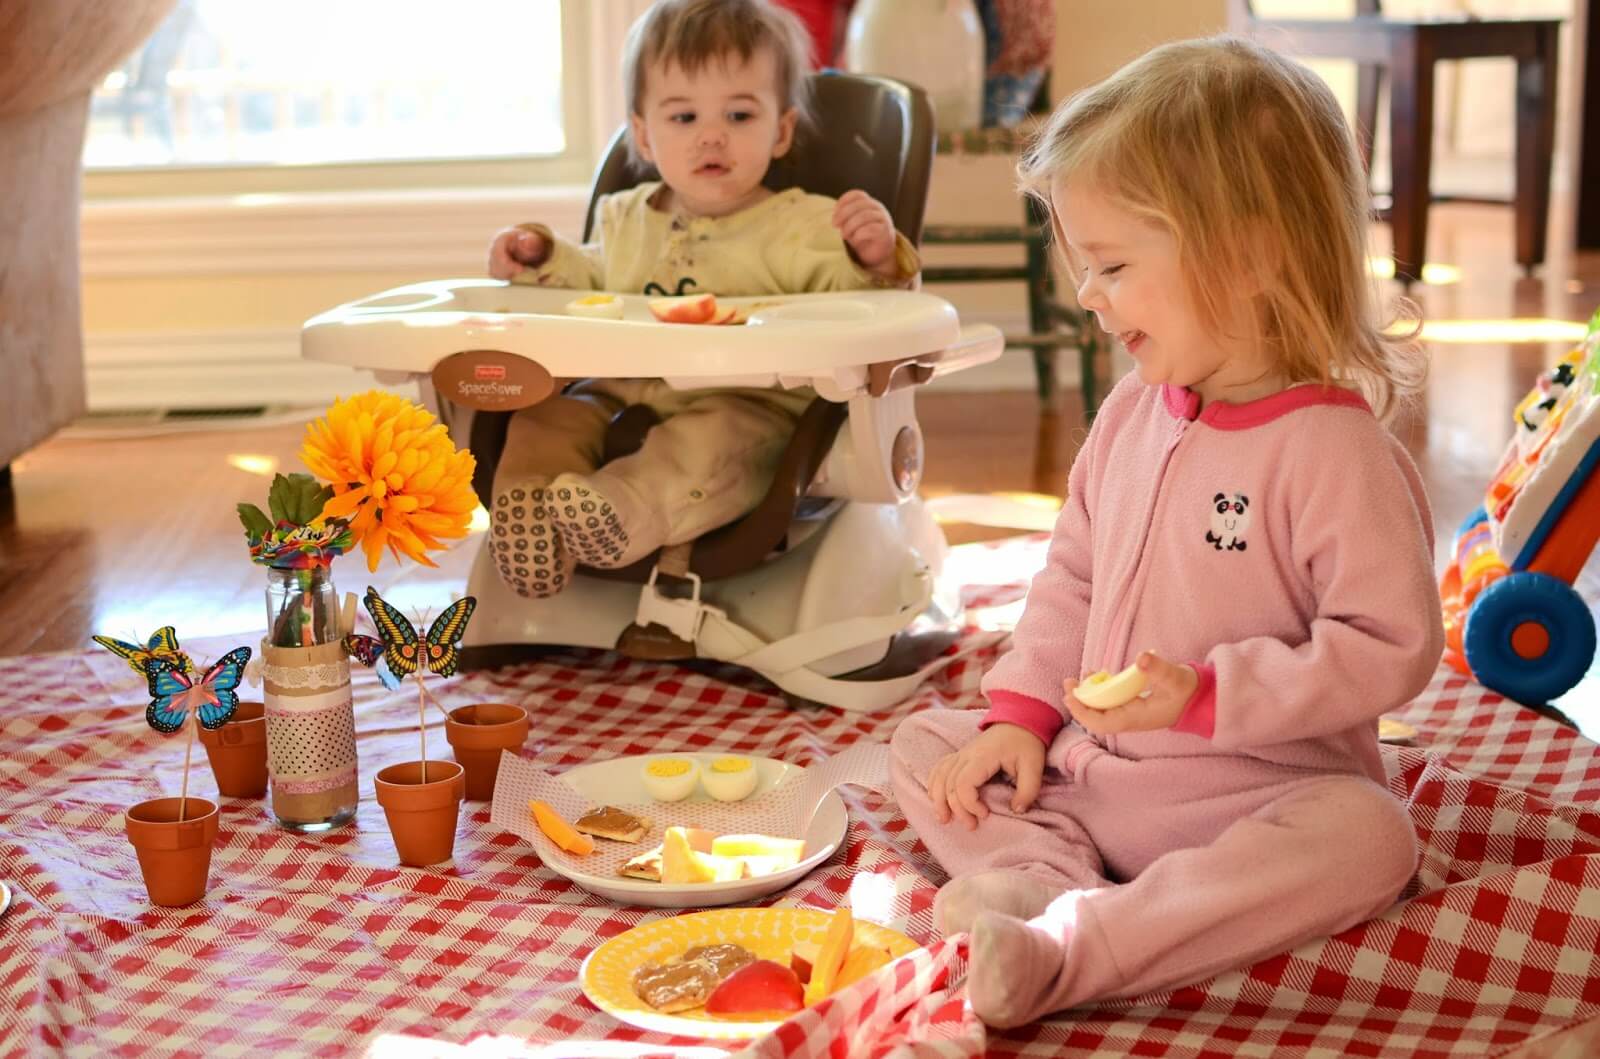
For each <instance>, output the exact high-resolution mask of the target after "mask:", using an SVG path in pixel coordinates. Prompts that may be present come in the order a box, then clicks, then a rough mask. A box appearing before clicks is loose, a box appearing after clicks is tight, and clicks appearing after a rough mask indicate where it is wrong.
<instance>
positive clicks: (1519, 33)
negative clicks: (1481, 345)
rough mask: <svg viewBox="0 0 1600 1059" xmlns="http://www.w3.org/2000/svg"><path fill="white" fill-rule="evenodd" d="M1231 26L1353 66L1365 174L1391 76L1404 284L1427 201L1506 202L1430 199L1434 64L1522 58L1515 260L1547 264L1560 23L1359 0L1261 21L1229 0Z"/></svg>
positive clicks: (1422, 237)
mask: <svg viewBox="0 0 1600 1059" xmlns="http://www.w3.org/2000/svg"><path fill="white" fill-rule="evenodd" d="M1229 26H1230V28H1232V29H1233V30H1234V31H1235V32H1237V33H1241V34H1244V35H1246V36H1251V37H1254V38H1256V39H1257V40H1259V41H1260V42H1261V43H1263V44H1265V45H1267V46H1268V47H1272V48H1276V49H1277V50H1279V51H1281V52H1283V53H1285V54H1287V55H1297V56H1304V57H1308V58H1320V59H1354V60H1355V62H1356V64H1357V71H1358V73H1357V92H1356V111H1357V119H1358V120H1357V129H1356V136H1357V143H1358V144H1359V146H1360V148H1361V161H1362V164H1363V165H1364V166H1365V167H1366V168H1367V170H1368V172H1369V173H1370V171H1371V167H1372V139H1373V134H1374V130H1375V128H1376V125H1377V114H1378V90H1379V87H1380V85H1381V83H1382V79H1383V78H1385V77H1387V78H1388V79H1389V125H1390V135H1391V139H1392V141H1393V150H1392V153H1393V161H1392V186H1393V192H1392V201H1391V205H1390V208H1389V209H1388V210H1387V211H1386V212H1387V218H1386V219H1387V220H1388V221H1389V224H1390V228H1391V230H1392V232H1393V235H1394V273H1395V276H1396V277H1397V278H1399V279H1400V280H1401V281H1402V282H1404V283H1406V284H1408V285H1409V284H1410V283H1411V282H1412V281H1414V280H1415V279H1417V278H1418V276H1420V275H1421V271H1422V262H1423V257H1424V253H1425V251H1426V249H1427V242H1428V205H1429V204H1430V203H1431V202H1445V201H1455V202H1484V201H1488V202H1501V203H1503V202H1504V201H1505V200H1504V199H1482V198H1476V197H1471V196H1446V195H1435V194H1433V193H1432V189H1431V186H1430V177H1431V173H1432V164H1433V157H1432V147H1433V68H1434V65H1435V64H1436V63H1438V62H1440V61H1442V60H1449V59H1480V58H1496V57H1501V58H1511V59H1514V60H1516V64H1517V88H1516V111H1517V134H1516V137H1517V138H1516V185H1515V188H1516V190H1515V194H1514V196H1513V198H1512V199H1511V204H1512V205H1513V206H1514V207H1515V209H1516V243H1517V262H1518V263H1519V264H1521V265H1522V267H1523V269H1524V270H1525V271H1526V272H1527V273H1528V274H1530V275H1531V274H1532V272H1533V268H1534V266H1535V265H1538V264H1540V263H1542V262H1543V261H1544V253H1545V228H1546V222H1547V220H1548V218H1549V214H1550V158H1551V152H1552V150H1553V147H1554V141H1555V109H1556V50H1557V42H1558V35H1559V32H1560V29H1561V20H1560V19H1517V18H1509V19H1500V18H1495V19H1487V18H1477V17H1474V16H1441V17H1433V18H1417V19H1407V18H1389V17H1387V16H1385V15H1384V14H1383V12H1382V11H1381V10H1380V7H1379V0H1356V14H1355V15H1354V16H1352V17H1350V18H1343V19H1311V18H1276V17H1274V18H1261V17H1258V16H1257V15H1256V14H1255V12H1254V10H1253V8H1252V5H1251V2H1250V0H1230V2H1229Z"/></svg>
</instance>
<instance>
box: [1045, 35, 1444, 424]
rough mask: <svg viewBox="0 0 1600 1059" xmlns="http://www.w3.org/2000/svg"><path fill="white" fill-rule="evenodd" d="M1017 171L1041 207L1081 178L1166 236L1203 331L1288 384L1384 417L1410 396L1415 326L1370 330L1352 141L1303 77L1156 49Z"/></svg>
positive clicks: (1213, 55) (1193, 50) (1417, 383)
mask: <svg viewBox="0 0 1600 1059" xmlns="http://www.w3.org/2000/svg"><path fill="white" fill-rule="evenodd" d="M1017 172H1018V177H1019V179H1020V182H1021V185H1022V189H1023V190H1024V191H1025V192H1027V193H1028V194H1030V195H1032V196H1034V197H1035V198H1037V199H1039V200H1040V201H1041V202H1043V203H1044V205H1045V207H1046V208H1047V209H1049V208H1050V192H1051V188H1052V186H1053V185H1054V184H1056V183H1057V182H1060V181H1064V180H1080V179H1081V180H1084V181H1086V182H1088V183H1090V184H1092V185H1093V186H1094V187H1095V188H1096V189H1097V190H1099V191H1101V192H1103V193H1105V194H1108V195H1109V196H1111V197H1112V198H1113V200H1114V201H1116V202H1117V203H1118V205H1119V206H1122V207H1123V208H1126V209H1127V210H1128V211H1129V212H1131V213H1133V214H1135V215H1136V216H1139V217H1141V218H1142V219H1144V220H1147V221H1149V222H1152V223H1154V224H1156V225H1158V226H1160V227H1162V228H1165V229H1166V230H1167V231H1169V232H1170V233H1171V234H1172V235H1173V236H1174V238H1175V239H1176V240H1177V243H1178V253H1179V261H1180V264H1181V266H1182V268H1183V271H1184V275H1185V280H1186V284H1187V286H1188V293H1189V295H1190V297H1191V299H1192V301H1193V304H1194V305H1195V306H1196V307H1197V308H1198V310H1199V312H1200V313H1201V316H1202V319H1203V321H1204V322H1205V323H1206V324H1207V325H1208V327H1209V329H1211V330H1212V331H1213V333H1214V334H1216V335H1218V336H1222V337H1227V338H1232V339H1236V340H1239V339H1242V340H1245V341H1249V342H1253V343H1255V344H1256V349H1257V351H1258V352H1266V353H1268V354H1270V355H1273V356H1275V357H1276V359H1277V362H1278V364H1279V366H1280V369H1281V370H1283V371H1284V372H1285V374H1286V375H1287V376H1288V378H1289V380H1290V382H1291V383H1300V382H1321V383H1323V384H1324V385H1346V386H1352V385H1353V386H1355V387H1357V388H1359V389H1360V391H1361V393H1362V395H1363V396H1364V397H1366V399H1367V402H1368V404H1370V405H1371V406H1372V409H1373V411H1374V412H1375V413H1376V414H1377V415H1378V416H1379V418H1382V419H1387V418H1389V417H1390V416H1391V415H1392V414H1393V413H1394V412H1395V411H1396V410H1398V408H1399V406H1400V405H1401V404H1403V403H1404V402H1405V401H1406V400H1408V399H1409V398H1410V397H1411V396H1412V395H1414V394H1415V393H1416V391H1418V390H1420V389H1421V387H1422V384H1423V381H1424V379H1425V377H1426V373H1427V362H1426V359H1425V355H1424V353H1423V351H1422V349H1421V347H1420V345H1419V344H1418V342H1417V341H1416V334H1417V331H1418V328H1412V329H1411V330H1410V333H1408V334H1392V333H1389V332H1386V331H1385V330H1384V329H1383V328H1382V327H1380V326H1379V323H1378V316H1377V308H1376V306H1377V300H1378V295H1377V282H1376V280H1375V279H1374V278H1373V277H1372V276H1371V273H1370V269H1369V268H1368V263H1367V228H1368V223H1369V221H1370V207H1369V202H1368V195H1367V182H1366V177H1365V174H1364V173H1363V172H1362V168H1361V165H1360V162H1359V161H1358V160H1357V156H1356V150H1355V144H1354V141H1353V140H1352V138H1351V136H1350V129H1349V127H1348V125H1347V124H1346V122H1345V118H1344V113H1343V111H1342V110H1341V109H1340V107H1339V103H1338V101H1337V100H1336V99H1335V98H1334V96H1333V93H1332V92H1331V91H1329V90H1328V87H1327V85H1325V84H1324V83H1323V82H1322V80H1321V79H1320V78H1318V77H1317V76H1316V75H1315V74H1313V73H1312V72H1311V71H1309V70H1307V69H1306V68H1305V67H1303V66H1301V65H1299V64H1297V63H1294V62H1292V61H1290V60H1288V59H1285V58H1284V57H1283V56H1280V55H1278V54H1276V53H1274V52H1272V51H1269V50H1268V49H1266V48H1263V47H1260V46H1259V45H1256V44H1254V43H1252V42H1250V41H1247V40H1243V39H1240V38H1237V37H1227V36H1222V37H1213V38H1210V39H1206V40H1193V41H1181V42H1178V43H1174V44H1167V45H1164V46H1162V47H1159V48H1156V49H1155V50H1153V51H1151V52H1149V53H1147V54H1146V55H1144V56H1142V57H1141V58H1139V59H1136V60H1134V61H1133V62H1131V63H1129V64H1128V65H1127V66H1124V67H1123V68H1122V69H1121V70H1119V71H1117V72H1116V73H1115V74H1113V75H1112V76H1111V77H1110V78H1108V79H1106V80H1105V81H1102V82H1100V83H1099V84H1097V85H1094V86H1092V87H1090V88H1087V89H1085V90H1084V91H1082V92H1080V93H1078V94H1077V95H1075V96H1073V97H1072V98H1071V99H1069V100H1068V101H1066V102H1065V103H1063V104H1062V105H1061V106H1060V107H1059V108H1057V110H1056V112H1055V113H1054V114H1053V115H1052V116H1051V118H1050V120H1049V122H1048V123H1047V125H1046V126H1045V128H1044V129H1043V130H1042V131H1041V132H1040V133H1039V135H1038V136H1037V137H1036V138H1035V140H1034V141H1033V142H1032V143H1031V144H1030V145H1029V147H1028V150H1027V151H1026V153H1025V154H1024V156H1023V159H1022V162H1021V164H1020V165H1019V166H1018V171H1017ZM1051 216H1052V224H1053V225H1054V226H1055V228H1056V232H1057V234H1058V235H1059V232H1060V221H1059V219H1056V218H1055V217H1054V213H1053V211H1052V213H1051ZM1247 302H1249V303H1251V304H1250V305H1249V308H1245V305H1246V303H1247ZM1405 308H1407V309H1408V312H1407V315H1411V314H1413V313H1414V311H1415V310H1414V308H1412V307H1409V303H1405ZM1241 317H1243V318H1244V319H1243V321H1242V322H1243V323H1244V324H1245V325H1246V326H1247V328H1248V330H1247V331H1246V332H1245V333H1242V334H1241V333H1240V328H1239V325H1240V323H1241Z"/></svg>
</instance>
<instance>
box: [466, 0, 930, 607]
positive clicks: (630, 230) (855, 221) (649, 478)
mask: <svg viewBox="0 0 1600 1059" xmlns="http://www.w3.org/2000/svg"><path fill="white" fill-rule="evenodd" d="M809 49H810V43H809V40H808V38H807V37H806V34H805V30H804V28H803V27H802V26H801V24H800V22H799V20H798V19H796V18H795V17H794V16H793V15H791V14H789V13H788V12H787V11H785V10H783V9H781V8H778V7H775V6H773V5H772V4H771V3H769V2H768V0H660V2H659V3H656V4H655V5H654V6H652V7H651V8H650V9H649V10H648V11H646V12H645V14H644V15H643V16H641V17H640V19H639V21H638V22H637V23H635V25H634V26H633V28H632V30H631V31H630V33H629V35H628V42H627V45H626V48H625V52H624V55H623V84H624V87H625V90H626V94H627V102H628V126H629V135H630V143H629V146H630V149H631V151H632V152H633V154H634V155H635V156H636V158H637V159H639V160H642V161H644V162H649V163H653V164H654V165H655V167H656V168H657V170H658V171H659V172H660V174H661V180H660V181H659V182H647V183H643V184H640V185H639V186H637V187H635V188H633V189H631V190H628V191H621V192H617V193H616V194H612V195H607V196H605V197H604V198H603V199H602V200H601V201H600V203H599V209H598V213H597V216H598V221H599V223H598V234H597V237H596V241H595V242H593V243H590V244H588V245H583V246H579V245H577V244H574V243H571V242H569V241H567V240H565V239H562V238H559V237H557V236H556V235H554V234H553V233H552V232H551V231H550V229H549V228H547V227H545V226H543V225H539V224H524V225H520V226H518V227H516V228H510V229H506V230H505V231H502V232H500V233H499V234H498V235H496V236H495V239H494V242H493V244H492V246H491V247H490V251H489V273H490V275H491V276H494V277H495V278H498V279H509V280H511V281H513V282H516V283H532V284H539V285H543V286H551V287H570V288H581V289H601V290H609V291H621V292H625V293H644V294H657V295H680V294H704V293H712V294H717V295H723V296H727V297H739V296H751V295H764V294H793V293H799V292H804V291H831V290H853V289H860V288H870V287H899V286H906V285H908V284H909V283H910V282H911V281H912V280H913V279H914V278H915V276H916V274H917V271H918V268H919V263H918V260H917V254H916V251H915V249H914V248H913V247H912V246H911V244H910V242H909V241H908V240H907V239H906V238H905V237H904V236H903V235H901V234H899V233H898V232H896V231H895V229H894V222H893V221H892V220H891V219H890V216H889V212H888V210H887V209H885V208H884V206H883V204H882V203H880V202H878V201H877V200H876V199H874V198H872V197H871V196H869V195H867V194H866V193H865V192H863V191H859V190H857V191H850V192H847V193H846V194H845V195H843V196H842V197H841V198H839V199H838V200H834V199H831V198H828V197H825V196H822V195H811V194H807V193H806V192H804V191H802V190H800V189H798V188H791V189H789V190H787V191H781V192H776V193H775V192H773V191H771V190H769V189H767V188H766V187H764V186H763V185H762V178H763V177H765V176H766V173H767V169H768V167H769V166H770V165H771V164H772V161H773V159H775V158H779V157H782V156H783V155H784V154H786V153H787V152H788V151H789V149H790V147H791V146H792V145H793V143H794V139H795V136H796V133H797V130H798V131H800V132H801V133H802V134H803V131H804V126H805V124H806V107H807V103H808V100H807V84H806V74H807V69H808V67H809ZM662 326H682V325H665V324H664V325H662ZM813 396H814V395H813V394H812V393H811V392H810V391H808V390H787V391H783V390H766V389H755V388H749V389H714V390H684V391H679V390H673V389H672V388H670V387H669V386H667V384H666V383H664V382H662V381H660V380H655V379H592V380H588V381H585V382H582V383H579V384H577V385H575V386H573V387H570V388H569V389H568V390H567V391H566V393H565V394H563V395H560V396H557V397H553V398H550V399H548V400H546V401H543V402H541V403H540V404H537V405H534V406H533V407H531V408H527V409H524V410H522V411H521V412H518V413H517V414H516V416H515V417H514V418H513V419H512V422H511V424H510V427H509V430H508V432H507V435H506V443H505V454H504V456H503V457H502V459H501V462H500V465H499V467H498V468H497V470H496V474H495V484H494V503H493V505H492V509H491V515H492V519H493V527H492V532H491V535H490V545H491V548H490V552H491V554H492V555H493V557H494V560H495V564H496V567H497V568H498V570H499V573H500V576H501V577H502V578H503V579H504V580H505V581H506V583H507V584H508V585H510V586H511V587H512V588H513V589H515V590H516V591H517V592H519V593H521V594H522V595H525V596H551V595H554V594H556V593H558V592H560V591H561V590H562V589H563V588H565V587H566V585H567V583H568V581H569V580H570V578H571V576H572V571H573V568H574V567H575V566H576V565H577V564H578V563H584V564H586V565H589V566H595V567H618V566H627V565H629V564H631V563H633V562H635V561H637V560H639V559H641V558H643V557H644V556H646V555H649V554H650V553H652V552H654V551H655V550H656V549H657V548H660V547H662V546H663V545H672V544H680V543H683V542H685V541H690V540H693V539H694V538H696V537H698V536H699V535H700V534H701V533H704V532H706V531H708V530H712V529H715V528H716V527H718V526H721V525H724V524H726V523H728V522H731V521H733V520H734V519H736V518H738V517H740V516H741V515H744V514H745V513H747V512H748V511H750V510H751V509H753V508H754V507H755V506H756V504H757V503H759V502H760V500H761V497H762V496H764V495H765V493H766V491H767V488H768V486H769V485H770V484H771V481H772V476H773V474H774V473H775V472H776V469H777V464H778V461H779V458H780V457H781V456H782V453H783V449H784V446H785V444H786V443H787V441H788V438H789V436H790V434H791V433H792V432H793V428H794V424H795V421H796V419H797V418H798V416H799V413H800V412H801V411H802V410H803V409H804V408H805V406H806V405H807V404H808V403H809V402H810V400H811V398H812V397H813ZM634 404H642V405H646V406H648V407H650V408H651V409H652V410H653V411H654V412H655V413H656V414H657V416H659V418H660V420H661V421H660V422H659V423H658V424H657V425H656V426H655V427H653V428H652V429H651V430H650V431H649V433H648V434H647V435H646V436H645V440H644V444H643V446H642V447H641V448H640V449H639V451H638V452H636V453H634V454H632V455H630V456H626V457H622V458H620V459H616V460H613V461H612V462H610V463H607V464H605V465H604V466H601V464H600V460H601V453H602V448H603V443H604V438H605V431H606V427H607V425H608V424H609V422H610V421H611V419H612V418H613V417H614V416H615V415H616V414H617V413H618V412H619V411H621V410H622V409H623V408H624V407H626V406H628V405H634Z"/></svg>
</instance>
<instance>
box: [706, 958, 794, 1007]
mask: <svg viewBox="0 0 1600 1059" xmlns="http://www.w3.org/2000/svg"><path fill="white" fill-rule="evenodd" d="M804 1006H805V989H804V987H803V986H801V985H800V979H799V978H797V977H795V973H794V972H793V971H791V970H790V969H789V968H787V967H785V966H784V965H783V964H781V963H776V962H774V961H772V960H756V961H755V962H753V963H747V964H745V965H744V966H743V967H741V968H739V969H738V970H737V971H735V972H733V973H732V974H730V975H729V976H728V977H726V978H724V979H723V980H722V984H721V985H719V986H717V988H716V989H715V990H713V991H712V993H711V995H710V996H709V997H707V998H706V1014H708V1015H761V1014H766V1013H768V1012H771V1013H774V1014H779V1015H787V1014H789V1013H790V1012H792V1011H799V1010H800V1009H801V1008H802V1007H804Z"/></svg>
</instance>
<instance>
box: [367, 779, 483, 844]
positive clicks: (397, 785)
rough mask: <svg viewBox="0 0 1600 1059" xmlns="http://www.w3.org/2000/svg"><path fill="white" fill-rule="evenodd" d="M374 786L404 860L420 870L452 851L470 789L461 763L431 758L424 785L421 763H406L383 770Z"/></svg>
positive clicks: (390, 832)
mask: <svg viewBox="0 0 1600 1059" xmlns="http://www.w3.org/2000/svg"><path fill="white" fill-rule="evenodd" d="M374 785H375V786H376V787H377V791H378V804H379V805H381V806H383V813H384V815H385V816H387V817H388V818H389V834H390V835H392V836H393V837H394V848H395V851H396V852H397V853H399V854H400V863H401V864H409V865H411V866H413V867H418V868H420V867H425V866H426V865H429V864H438V863H439V862H440V861H445V860H449V859H450V858H451V856H453V855H454V851H455V845H456V817H457V815H458V814H459V812H460V810H461V797H462V795H463V794H465V793H466V787H467V784H466V780H465V778H464V777H463V775H462V769H461V766H460V765H459V764H457V763H456V762H454V761H429V762H428V782H426V783H424V782H422V762H420V761H406V762H402V763H401V764H398V765H390V766H389V767H388V768H386V769H384V770H383V771H382V772H379V773H378V776H377V779H376V781H375V783H374Z"/></svg>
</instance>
